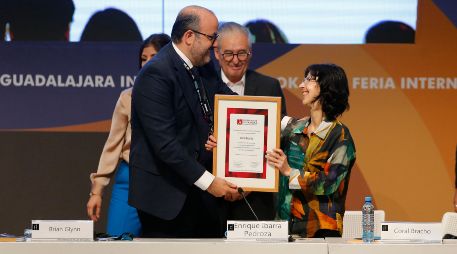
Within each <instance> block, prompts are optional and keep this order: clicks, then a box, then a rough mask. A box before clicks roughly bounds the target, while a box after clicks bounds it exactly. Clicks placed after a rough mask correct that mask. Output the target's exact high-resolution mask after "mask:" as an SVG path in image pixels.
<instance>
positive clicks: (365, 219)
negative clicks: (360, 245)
mask: <svg viewBox="0 0 457 254" xmlns="http://www.w3.org/2000/svg"><path fill="white" fill-rule="evenodd" d="M362 240H363V242H365V243H371V242H373V241H374V205H373V203H372V202H371V197H370V196H367V197H365V204H363V207H362Z"/></svg>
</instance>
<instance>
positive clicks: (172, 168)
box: [129, 43, 233, 220]
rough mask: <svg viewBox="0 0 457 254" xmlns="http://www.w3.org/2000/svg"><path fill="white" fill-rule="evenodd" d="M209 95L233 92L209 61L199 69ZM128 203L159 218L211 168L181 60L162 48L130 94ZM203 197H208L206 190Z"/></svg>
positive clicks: (174, 211) (174, 210) (175, 208)
mask: <svg viewBox="0 0 457 254" xmlns="http://www.w3.org/2000/svg"><path fill="white" fill-rule="evenodd" d="M199 71H200V74H201V76H202V79H203V83H204V85H205V87H206V89H207V94H208V98H209V100H210V103H211V104H212V105H213V101H214V95H215V94H216V93H226V94H227V93H228V94H233V93H232V92H231V90H230V89H229V88H228V87H227V86H226V85H225V84H223V83H222V81H221V80H220V78H219V77H218V75H217V72H216V70H215V69H214V67H213V65H212V63H210V64H208V65H206V66H204V67H201V68H199ZM131 125H132V144H131V149H130V163H129V164H130V169H131V170H130V172H131V174H130V188H129V204H130V205H132V206H133V207H136V208H138V209H140V210H142V211H144V212H146V213H148V214H151V215H153V216H156V217H158V218H161V219H164V220H170V219H173V218H175V217H176V216H177V215H178V213H179V212H180V211H181V209H182V207H183V204H184V202H185V200H186V197H187V195H188V193H189V191H190V188H197V187H195V186H194V183H195V182H196V181H197V179H199V178H200V177H201V176H202V175H203V173H204V171H205V166H204V165H205V164H207V165H208V166H209V168H211V161H210V158H211V154H210V153H208V152H206V150H205V149H204V144H205V142H206V140H207V137H208V130H209V127H208V123H207V122H206V121H205V120H204V119H203V115H202V112H201V109H200V106H199V101H198V96H197V93H196V91H195V87H194V84H193V81H192V79H191V77H190V75H189V74H188V73H187V70H186V69H185V67H184V62H183V60H182V59H181V58H180V57H179V56H178V54H177V53H176V51H175V50H174V49H173V46H172V45H171V43H170V44H168V45H167V46H165V47H164V48H163V49H162V50H161V51H160V52H159V53H158V54H157V55H156V56H155V57H154V58H153V59H152V60H151V61H150V62H148V63H147V64H146V65H145V66H144V68H143V69H142V70H141V71H140V72H139V74H138V76H137V78H136V80H135V84H134V87H133V92H132V120H131ZM201 192H202V193H203V195H207V196H210V195H209V194H208V193H207V192H203V191H201Z"/></svg>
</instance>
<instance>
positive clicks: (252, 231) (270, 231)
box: [227, 220, 289, 242]
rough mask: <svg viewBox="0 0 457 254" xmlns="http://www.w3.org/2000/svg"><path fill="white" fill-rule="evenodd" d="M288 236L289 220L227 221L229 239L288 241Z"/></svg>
mask: <svg viewBox="0 0 457 254" xmlns="http://www.w3.org/2000/svg"><path fill="white" fill-rule="evenodd" d="M288 237H289V223H288V222H287V221H239V220H238V221H235V220H229V221H227V240H234V241H240V240H250V241H281V242H282V241H284V242H287V240H288Z"/></svg>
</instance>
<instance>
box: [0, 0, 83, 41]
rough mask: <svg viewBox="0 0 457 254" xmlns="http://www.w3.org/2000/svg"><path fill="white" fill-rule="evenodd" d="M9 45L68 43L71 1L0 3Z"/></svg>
mask: <svg viewBox="0 0 457 254" xmlns="http://www.w3.org/2000/svg"><path fill="white" fill-rule="evenodd" d="M2 1H5V2H4V4H5V6H6V7H5V9H6V11H5V19H6V22H7V23H8V24H9V37H10V39H11V41H68V40H69V35H70V23H71V22H72V21H73V14H74V12H75V6H74V4H73V1H72V0H39V1H37V0H2Z"/></svg>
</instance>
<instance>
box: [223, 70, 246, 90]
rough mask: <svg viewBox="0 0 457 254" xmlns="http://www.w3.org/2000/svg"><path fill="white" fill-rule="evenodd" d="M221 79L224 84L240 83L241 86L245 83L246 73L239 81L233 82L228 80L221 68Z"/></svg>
mask: <svg viewBox="0 0 457 254" xmlns="http://www.w3.org/2000/svg"><path fill="white" fill-rule="evenodd" d="M221 79H222V81H223V82H224V83H225V84H227V85H229V86H230V85H241V86H244V84H246V73H245V74H244V75H243V77H242V78H241V80H240V81H238V82H235V83H233V82H232V81H230V80H229V79H228V78H227V76H226V75H225V73H224V71H223V70H222V69H221Z"/></svg>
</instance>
